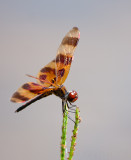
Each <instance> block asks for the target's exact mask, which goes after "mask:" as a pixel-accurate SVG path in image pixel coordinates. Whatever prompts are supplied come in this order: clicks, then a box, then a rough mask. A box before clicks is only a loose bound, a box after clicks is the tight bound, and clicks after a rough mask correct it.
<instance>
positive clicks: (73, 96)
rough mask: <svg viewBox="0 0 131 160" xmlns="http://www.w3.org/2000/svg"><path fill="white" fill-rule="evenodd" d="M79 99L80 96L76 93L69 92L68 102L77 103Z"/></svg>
mask: <svg viewBox="0 0 131 160" xmlns="http://www.w3.org/2000/svg"><path fill="white" fill-rule="evenodd" d="M77 99H78V94H77V92H76V91H74V90H73V91H69V92H68V96H67V100H68V101H69V102H75V101H76V100H77Z"/></svg>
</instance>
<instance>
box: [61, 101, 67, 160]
mask: <svg viewBox="0 0 131 160" xmlns="http://www.w3.org/2000/svg"><path fill="white" fill-rule="evenodd" d="M64 108H65V112H64V113H63V124H62V136H61V160H64V159H65V150H66V134H67V123H68V117H67V115H68V107H67V104H65V106H64Z"/></svg>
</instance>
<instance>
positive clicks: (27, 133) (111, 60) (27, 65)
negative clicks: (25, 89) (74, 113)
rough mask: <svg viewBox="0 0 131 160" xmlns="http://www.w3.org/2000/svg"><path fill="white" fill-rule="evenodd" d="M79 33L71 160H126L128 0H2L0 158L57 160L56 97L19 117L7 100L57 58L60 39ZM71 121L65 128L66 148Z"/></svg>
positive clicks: (130, 113) (130, 61)
mask: <svg viewBox="0 0 131 160" xmlns="http://www.w3.org/2000/svg"><path fill="white" fill-rule="evenodd" d="M74 26H77V27H79V29H80V32H81V38H80V42H79V45H78V47H77V49H76V52H75V57H74V61H73V63H72V67H71V70H70V74H69V76H68V78H67V80H66V82H65V86H66V87H67V89H68V90H72V89H74V90H76V91H77V92H78V94H79V99H78V101H77V102H76V104H77V105H78V106H79V108H80V111H81V118H82V122H81V124H80V127H79V132H78V139H77V145H76V150H75V155H74V160H118V159H119V160H123V159H125V160H130V159H131V1H130V0H110V1H106V0H99V1H98V0H89V1H88V0H81V1H77V0H66V1H60V0H55V1H50V0H48V1H44V0H37V1H35V0H32V1H31V0H26V1H25V0H23V1H20V0H12V1H9V0H0V74H1V83H0V97H1V98H0V99H1V100H0V101H1V106H0V159H1V160H23V159H24V160H43V159H46V160H47V159H48V160H49V159H53V160H58V159H60V141H61V139H60V137H61V124H62V109H61V99H59V98H58V97H55V96H50V97H47V98H45V99H42V100H41V101H38V102H36V103H34V104H32V105H31V106H30V107H28V108H27V109H25V110H23V111H22V112H20V113H19V114H15V113H14V111H15V110H16V109H17V108H18V107H19V106H20V105H19V104H15V103H11V102H10V101H9V99H10V97H11V95H12V94H13V92H14V91H16V89H17V88H18V87H20V86H21V85H22V84H23V83H25V82H27V81H34V82H35V80H34V79H31V78H29V77H26V76H25V74H27V73H28V74H31V75H34V76H35V75H37V73H38V71H39V70H40V69H41V68H42V67H43V66H44V65H46V64H47V63H48V62H50V61H51V60H52V59H53V58H54V57H55V55H56V51H57V48H58V46H59V44H60V43H61V40H62V38H63V37H64V35H65V34H66V33H67V32H68V31H69V30H70V29H72V27H74ZM72 129H73V123H72V122H71V121H69V125H68V141H67V142H68V144H67V145H68V146H69V145H70V134H71V130H72Z"/></svg>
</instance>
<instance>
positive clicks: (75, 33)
mask: <svg viewBox="0 0 131 160" xmlns="http://www.w3.org/2000/svg"><path fill="white" fill-rule="evenodd" d="M79 38H80V32H79V29H78V28H77V27H74V28H73V29H72V30H70V31H69V32H68V33H67V34H66V36H65V37H64V38H63V40H62V42H61V44H60V46H59V48H58V51H57V55H56V58H55V59H54V60H53V61H51V62H50V63H48V64H47V65H46V66H45V67H44V68H42V69H41V70H40V72H39V73H38V76H37V77H38V79H39V80H38V83H39V84H42V85H43V84H44V86H45V87H49V86H51V84H49V83H46V82H44V81H45V80H46V81H49V82H51V83H53V84H54V85H59V86H60V85H62V84H63V83H64V81H65V80H66V78H67V76H68V73H69V70H70V66H71V63H72V58H73V55H74V50H75V48H76V46H77V44H78V41H79Z"/></svg>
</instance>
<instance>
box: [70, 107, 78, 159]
mask: <svg viewBox="0 0 131 160" xmlns="http://www.w3.org/2000/svg"><path fill="white" fill-rule="evenodd" d="M79 122H80V117H79V108H78V107H76V112H75V125H74V130H73V136H72V139H71V146H70V152H69V158H68V160H72V157H73V155H74V151H75V145H76V138H77V134H78V128H79V127H78V124H79Z"/></svg>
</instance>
